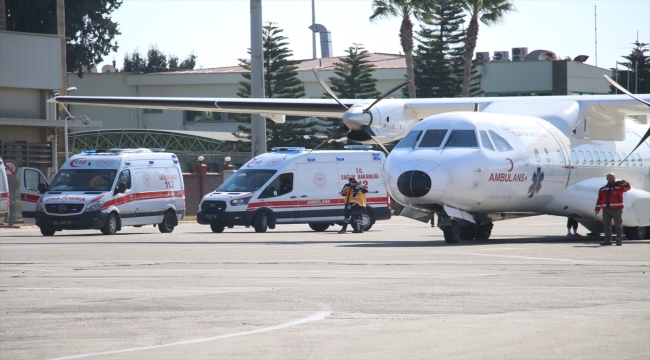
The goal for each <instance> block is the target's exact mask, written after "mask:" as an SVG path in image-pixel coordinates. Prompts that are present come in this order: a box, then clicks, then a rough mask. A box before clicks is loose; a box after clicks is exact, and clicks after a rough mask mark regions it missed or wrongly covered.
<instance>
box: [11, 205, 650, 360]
mask: <svg viewBox="0 0 650 360" xmlns="http://www.w3.org/2000/svg"><path fill="white" fill-rule="evenodd" d="M565 224H566V219H564V218H557V217H550V216H539V217H533V218H526V219H518V220H509V221H504V222H498V223H496V224H495V227H494V230H493V233H492V238H491V239H490V240H487V241H463V242H461V243H460V244H457V245H448V244H446V243H445V242H444V240H443V237H442V232H441V231H440V230H439V229H433V228H431V227H430V225H429V224H424V223H419V222H416V221H414V220H410V219H406V218H401V217H394V218H393V219H391V220H389V221H383V222H378V223H377V224H375V226H374V227H373V228H372V229H371V230H370V231H369V232H367V233H364V234H351V233H350V234H346V235H339V234H337V233H336V231H338V230H339V227H338V226H337V227H335V228H330V229H328V231H326V232H320V233H318V232H314V231H311V230H310V229H309V228H308V227H307V225H283V226H278V227H277V228H276V229H275V230H269V231H268V232H267V233H262V234H257V233H255V232H254V231H253V229H252V228H248V229H247V228H235V229H226V231H225V232H224V233H222V234H214V233H212V232H210V228H209V227H208V226H201V225H198V224H194V223H183V224H181V225H179V226H178V227H177V228H176V229H175V230H174V232H173V233H171V234H161V233H159V232H158V229H156V228H153V227H151V226H148V227H142V228H132V227H127V228H124V230H123V231H122V232H120V233H118V235H116V236H104V235H101V233H100V232H99V231H66V232H62V233H56V235H54V236H53V237H43V236H41V235H40V232H39V230H38V228H21V229H6V228H4V229H0V359H54V358H64V359H72V358H89V359H283V360H286V359H649V358H650V273H649V271H650V241H648V240H646V241H624V242H623V246H620V247H617V246H607V247H603V246H599V245H598V243H599V242H600V241H599V239H592V238H588V237H586V236H583V237H571V238H568V237H566V236H564V234H565V233H566V228H565ZM579 230H582V231H584V228H582V227H580V229H579Z"/></svg>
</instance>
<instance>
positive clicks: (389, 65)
mask: <svg viewBox="0 0 650 360" xmlns="http://www.w3.org/2000/svg"><path fill="white" fill-rule="evenodd" d="M341 58H344V56H335V57H329V58H322V59H307V60H299V61H300V64H298V71H310V70H312V69H316V70H333V69H334V63H336V62H338V61H339V60H340V59H341ZM368 61H369V62H370V63H372V64H374V65H375V69H405V68H406V58H405V56H404V55H397V54H384V53H372V54H370V57H368ZM246 72H248V70H246V69H244V68H242V67H241V66H225V67H216V68H204V69H194V70H183V71H170V72H162V73H155V74H150V75H175V74H228V73H233V74H240V73H246Z"/></svg>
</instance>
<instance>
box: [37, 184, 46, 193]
mask: <svg viewBox="0 0 650 360" xmlns="http://www.w3.org/2000/svg"><path fill="white" fill-rule="evenodd" d="M36 190H37V191H38V193H39V194H45V192H46V191H47V185H45V184H43V183H38V186H37V187H36Z"/></svg>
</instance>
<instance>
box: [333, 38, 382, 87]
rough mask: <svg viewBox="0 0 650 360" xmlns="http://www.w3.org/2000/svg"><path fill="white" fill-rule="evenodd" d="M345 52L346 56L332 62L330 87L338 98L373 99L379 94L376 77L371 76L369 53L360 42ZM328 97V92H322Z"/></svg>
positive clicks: (372, 67) (373, 66)
mask: <svg viewBox="0 0 650 360" xmlns="http://www.w3.org/2000/svg"><path fill="white" fill-rule="evenodd" d="M345 52H346V53H347V54H348V56H346V57H344V58H340V59H339V61H338V62H335V63H334V74H336V75H337V77H335V76H332V77H330V78H329V79H328V80H329V81H330V83H331V84H332V85H331V89H332V91H334V93H335V94H336V96H338V97H339V98H340V99H373V98H376V97H378V96H379V95H381V93H380V92H379V91H377V79H375V78H374V77H373V76H372V73H373V71H375V70H374V68H375V65H374V64H371V63H370V61H369V60H368V58H369V57H370V53H368V50H366V49H365V48H364V47H363V45H361V44H352V46H350V47H349V48H348V49H347V50H345ZM324 95H325V96H326V97H327V98H329V95H328V94H324Z"/></svg>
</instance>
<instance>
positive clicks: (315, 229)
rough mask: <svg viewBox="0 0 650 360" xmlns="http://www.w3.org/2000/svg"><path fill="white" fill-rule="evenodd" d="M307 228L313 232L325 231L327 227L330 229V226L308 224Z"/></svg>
mask: <svg viewBox="0 0 650 360" xmlns="http://www.w3.org/2000/svg"><path fill="white" fill-rule="evenodd" d="M309 227H310V228H311V229H312V230H314V231H325V230H327V228H328V227H330V224H322V223H311V224H309Z"/></svg>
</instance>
